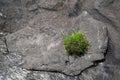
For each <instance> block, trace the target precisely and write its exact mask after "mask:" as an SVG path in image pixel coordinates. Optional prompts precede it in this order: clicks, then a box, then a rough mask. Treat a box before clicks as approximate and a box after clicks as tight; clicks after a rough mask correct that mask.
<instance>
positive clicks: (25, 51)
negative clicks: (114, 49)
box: [6, 12, 108, 75]
mask: <svg viewBox="0 0 120 80" xmlns="http://www.w3.org/2000/svg"><path fill="white" fill-rule="evenodd" d="M36 17H38V16H36ZM48 17H49V15H48ZM64 18H65V17H63V18H62V17H61V18H60V19H64ZM38 19H39V18H37V19H36V20H38ZM46 19H47V18H46ZM73 20H74V21H73ZM53 21H56V19H53ZM68 21H71V22H72V21H73V22H72V23H71V24H72V25H74V26H72V25H71V26H69V25H66V24H63V25H62V28H59V26H60V25H58V26H54V25H55V24H56V23H50V22H49V20H48V21H45V23H47V26H46V25H43V26H45V27H41V26H42V25H41V26H36V27H32V28H31V27H26V28H24V29H21V30H19V31H17V32H15V33H12V34H10V35H8V36H6V40H7V45H8V49H9V51H10V52H16V53H18V54H22V55H23V60H24V61H25V63H24V64H23V67H24V68H26V69H32V70H44V71H58V72H62V73H65V74H67V75H77V74H79V73H80V72H81V71H82V70H84V69H86V68H88V67H90V66H92V65H94V64H93V62H94V61H97V60H101V59H104V53H105V52H106V49H107V41H108V37H107V30H106V26H107V25H106V24H104V23H102V22H100V21H97V20H95V19H93V18H92V17H91V16H90V15H89V14H88V13H87V12H83V13H82V14H81V15H80V16H79V17H77V18H74V19H69V18H68V19H66V22H68ZM74 22H75V23H74ZM57 23H59V24H60V22H59V21H58V22H57ZM38 24H39V22H38V23H36V25H38ZM67 24H68V23H67ZM29 25H30V24H29ZM30 26H32V24H31V25H30ZM68 26H69V27H70V28H69V29H68V30H67V29H66V28H67V27H68ZM51 28H52V29H51ZM77 28H79V29H80V31H82V32H83V33H84V34H85V36H86V37H87V39H88V40H89V44H90V47H89V49H88V51H87V53H86V54H85V55H84V56H82V57H77V58H73V57H71V56H68V55H67V53H66V51H65V49H64V44H63V36H64V35H65V34H69V33H70V34H71V33H72V32H73V31H74V30H75V29H77ZM62 32H64V34H63V33H62Z"/></svg>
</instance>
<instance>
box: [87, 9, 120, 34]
mask: <svg viewBox="0 0 120 80" xmlns="http://www.w3.org/2000/svg"><path fill="white" fill-rule="evenodd" d="M88 12H89V13H90V15H92V16H93V18H95V19H97V20H99V21H101V22H104V23H108V24H110V25H111V26H114V27H115V30H116V31H118V30H119V29H118V28H119V27H118V26H116V25H115V23H114V22H113V21H112V20H110V19H109V18H108V17H106V16H105V15H103V14H102V13H101V12H100V11H99V10H98V9H92V10H91V11H88ZM93 14H94V15H93ZM118 32H119V31H118Z"/></svg>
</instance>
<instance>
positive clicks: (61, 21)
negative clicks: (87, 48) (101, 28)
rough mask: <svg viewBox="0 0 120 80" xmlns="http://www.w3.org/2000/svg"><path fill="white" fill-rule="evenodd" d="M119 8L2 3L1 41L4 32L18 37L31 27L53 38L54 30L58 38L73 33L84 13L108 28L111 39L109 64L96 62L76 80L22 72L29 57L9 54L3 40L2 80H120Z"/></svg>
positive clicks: (107, 0) (54, 0)
mask: <svg viewBox="0 0 120 80" xmlns="http://www.w3.org/2000/svg"><path fill="white" fill-rule="evenodd" d="M119 7H120V1H119V0H74V1H73V0H0V37H1V32H2V33H7V34H8V35H9V33H13V34H15V33H18V32H19V31H22V30H23V31H24V29H27V28H28V27H27V26H29V27H30V28H31V29H32V30H33V31H34V30H35V31H38V32H39V29H40V30H42V31H41V32H40V33H44V32H45V33H47V34H50V33H48V30H49V29H50V28H51V27H53V26H54V28H51V30H50V32H52V30H54V29H55V30H54V31H53V32H52V33H53V34H50V36H54V35H55V34H56V32H57V31H60V30H61V31H60V32H63V33H67V32H68V31H70V32H69V33H71V32H72V31H71V29H73V27H74V26H76V27H77V29H78V26H79V25H80V24H78V23H79V21H80V19H78V18H79V17H80V16H79V15H81V12H83V10H86V11H88V13H89V14H90V15H91V16H92V17H93V18H94V20H95V21H98V22H100V23H102V22H103V23H102V24H105V25H107V26H106V27H107V30H108V37H109V44H108V49H107V51H106V57H105V61H104V62H102V63H100V64H99V61H98V62H95V64H96V63H97V64H99V65H97V66H94V67H89V68H87V69H85V70H84V71H82V72H81V74H79V75H78V76H76V77H70V76H66V75H64V74H62V73H56V72H44V71H39V70H26V69H23V68H21V67H20V66H23V63H24V59H25V56H23V55H21V54H19V53H18V52H17V53H16V52H14V53H13V52H9V51H8V47H7V45H6V41H5V40H4V38H2V41H0V80H31V79H34V80H46V79H47V80H119V79H120V77H119V76H120V63H119V62H120V54H119V53H120V49H119V48H120V45H119V41H120V37H119V35H120V32H119V30H120V26H119V25H120V24H119V21H120V16H119V14H120V12H119V11H120V10H119ZM38 16H39V17H38ZM40 17H41V18H40ZM55 19H56V21H55ZM68 19H69V20H68ZM77 21H78V23H77ZM83 21H84V20H83ZM55 23H56V24H55ZM84 23H85V22H84ZM74 24H76V25H74ZM85 24H86V23H85ZM41 26H42V27H41ZM46 26H50V28H49V29H48V27H46ZM64 26H68V27H67V28H66V27H64ZM69 26H73V27H72V28H70V27H69ZM25 27H27V28H25ZM39 27H41V28H39ZM62 28H63V29H64V28H65V32H64V31H62ZM21 29H22V30H21ZM66 30H67V31H66ZM16 31H18V32H16ZM28 32H29V31H28ZM35 33H36V32H35ZM0 40H1V39H0ZM4 53H5V54H4ZM6 53H7V54H6ZM8 53H9V54H8ZM20 56H21V57H20ZM67 59H68V58H67ZM70 59H71V58H70ZM97 59H98V58H97Z"/></svg>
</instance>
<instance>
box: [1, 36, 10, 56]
mask: <svg viewBox="0 0 120 80" xmlns="http://www.w3.org/2000/svg"><path fill="white" fill-rule="evenodd" d="M3 42H4V43H5V46H6V53H4V54H5V55H7V54H9V53H10V52H9V49H8V45H7V40H6V38H5V37H3Z"/></svg>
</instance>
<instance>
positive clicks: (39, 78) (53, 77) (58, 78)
mask: <svg viewBox="0 0 120 80" xmlns="http://www.w3.org/2000/svg"><path fill="white" fill-rule="evenodd" d="M27 80H79V77H77V76H75V77H70V76H66V75H64V74H60V73H53V72H40V71H37V72H36V71H32V72H31V73H29V74H28V76H27Z"/></svg>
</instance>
